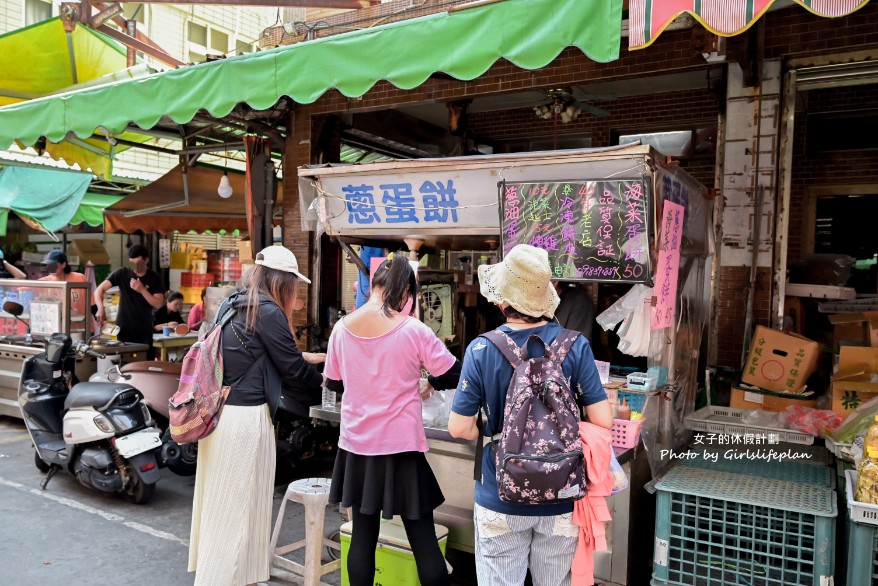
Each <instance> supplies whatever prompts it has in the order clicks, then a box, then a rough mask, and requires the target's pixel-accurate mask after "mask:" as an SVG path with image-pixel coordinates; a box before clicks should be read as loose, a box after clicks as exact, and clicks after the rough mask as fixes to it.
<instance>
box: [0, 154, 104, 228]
mask: <svg viewBox="0 0 878 586" xmlns="http://www.w3.org/2000/svg"><path fill="white" fill-rule="evenodd" d="M91 178H92V175H91V173H76V172H73V171H58V170H55V169H34V168H30V167H7V168H5V169H3V171H0V235H6V222H7V220H8V216H9V212H10V211H13V212H15V213H16V214H17V215H18V216H20V217H21V218H22V219H23V220H24V221H26V222H27V223H28V224H30V225H31V226H33V227H35V228H38V229H41V230H45V231H46V232H49V233H52V232H57V231H58V230H60V229H62V228H64V227H65V226H66V225H67V224H69V223H70V218H72V217H73V215H74V214H75V213H76V210H77V209H78V208H79V204H80V203H81V202H82V197H83V195H85V191H86V190H87V189H88V186H89V185H90V184H91Z"/></svg>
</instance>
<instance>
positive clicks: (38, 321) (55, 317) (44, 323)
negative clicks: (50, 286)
mask: <svg viewBox="0 0 878 586" xmlns="http://www.w3.org/2000/svg"><path fill="white" fill-rule="evenodd" d="M30 330H31V332H32V333H34V334H42V335H44V336H51V335H52V334H54V333H56V332H60V331H61V304H60V303H59V302H57V301H31V304H30Z"/></svg>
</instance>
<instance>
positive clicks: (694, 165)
mask: <svg viewBox="0 0 878 586" xmlns="http://www.w3.org/2000/svg"><path fill="white" fill-rule="evenodd" d="M594 105H596V106H598V107H600V108H602V109H604V110H606V111H608V112H609V113H610V115H609V116H604V117H599V116H593V115H590V114H588V113H585V112H584V113H583V114H582V115H581V116H580V117H579V118H577V119H576V120H574V121H572V122H570V123H568V124H559V125H558V139H559V140H563V139H565V138H570V137H575V138H580V137H589V138H591V140H592V146H593V147H604V146H610V145H611V144H612V138H611V132H612V131H614V130H615V131H620V132H622V133H629V132H630V133H634V132H648V131H667V130H678V129H691V128H696V127H705V126H706V127H710V126H716V123H717V116H718V115H719V96H718V95H717V94H716V93H713V92H710V91H708V90H707V89H704V90H686V91H677V92H667V93H661V94H652V95H649V96H631V97H625V98H619V99H616V100H610V101H601V102H594ZM469 123H470V128H471V129H472V131H473V133H474V134H475V136H476V137H477V138H483V139H489V140H490V141H491V142H497V141H507V140H516V139H527V138H538V139H541V140H546V139H547V137H551V136H552V130H553V122H552V121H551V120H542V119H540V118H537V117H536V115H535V114H534V111H533V108H519V109H515V110H503V111H498V112H482V113H475V114H471V115H470V117H469ZM715 165H716V160H715V158H714V157H706V158H705V157H699V158H695V159H688V160H684V161H682V164H681V166H682V167H683V168H685V169H686V170H687V171H688V172H689V173H691V174H692V175H693V176H695V178H696V179H698V180H699V181H701V182H702V183H704V184H705V185H707V186H708V187H712V186H713V183H714V168H715Z"/></svg>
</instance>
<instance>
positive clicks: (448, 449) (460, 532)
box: [310, 405, 652, 584]
mask: <svg viewBox="0 0 878 586" xmlns="http://www.w3.org/2000/svg"><path fill="white" fill-rule="evenodd" d="M339 406H340V405H339ZM310 414H311V417H314V418H316V419H323V420H326V421H334V422H340V421H341V411H340V409H338V408H336V409H324V408H323V407H320V406H317V407H311V413H310ZM424 432H425V434H426V436H427V445H428V446H429V448H430V449H429V451H428V452H427V454H426V457H427V461H428V462H429V463H430V467H431V468H432V469H433V473H434V474H435V475H436V479H437V480H438V481H439V486H440V487H441V488H442V494H443V495H445V502H444V503H443V504H442V506H440V507H439V508H438V509H436V512H435V519H436V522H437V523H439V524H441V525H445V526H446V527H448V545H449V546H450V547H453V548H455V549H459V550H462V551H468V552H473V551H474V547H475V530H474V527H473V502H474V501H473V493H474V491H475V481H474V480H473V461H474V459H475V443H474V442H467V441H465V440H460V439H455V438H452V437H451V435H450V434H449V433H448V429H445V428H436V427H424ZM614 452H615V454H616V459H617V460H619V463H620V464H622V467H623V468H624V469H625V472H626V474H628V477H629V479H630V480H631V488H630V489H629V490H628V491H626V492H624V493H621V494H619V495H616V496H614V497H610V498H609V499H607V501H608V505H609V506H610V510H611V511H612V513H613V522H612V523H611V524H609V525H608V526H607V545H608V547H609V550H608V551H601V552H595V577H596V578H598V579H599V580H601V581H608V582H611V583H614V584H629V583H633V582H629V581H628V579H629V571H628V564H629V558H630V557H631V556H632V554H633V551H635V550H636V549H635V548H634V547H633V546H629V540H630V538H631V530H632V529H633V527H632V526H631V524H630V523H629V521H630V519H631V513H632V511H633V510H636V505H635V502H636V501H637V500H638V497H639V496H640V495H641V493H643V492H645V491H643V488H642V486H643V483H644V482H645V480H644V478H643V476H642V474H643V468H644V466H645V463H646V458H645V453H644V452H643V449H642V448H639V449H638V448H629V449H623V448H614ZM646 468H647V474H648V466H647V467H646ZM646 480H648V478H647V479H646ZM632 505H634V506H632ZM651 522H652V516H650V523H651Z"/></svg>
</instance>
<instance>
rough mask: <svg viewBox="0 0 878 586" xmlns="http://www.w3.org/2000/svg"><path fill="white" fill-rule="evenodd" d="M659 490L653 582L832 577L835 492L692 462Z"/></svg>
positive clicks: (747, 584) (719, 584) (815, 583)
mask: <svg viewBox="0 0 878 586" xmlns="http://www.w3.org/2000/svg"><path fill="white" fill-rule="evenodd" d="M656 489H657V490H658V493H657V498H656V533H655V551H654V556H653V575H652V581H651V584H652V586H824V585H825V584H827V583H829V584H831V583H832V582H831V578H832V576H833V570H834V558H835V517H836V515H837V509H836V494H835V491H833V490H830V489H829V488H826V487H821V486H816V485H814V484H810V485H809V484H801V483H797V482H791V481H788V480H778V479H775V478H765V477H757V476H747V475H743V474H734V473H729V472H721V471H715V470H710V469H705V468H698V467H690V466H677V467H675V468H673V469H672V470H671V471H669V472H668V473H667V474H666V475H665V477H664V478H662V480H660V481H659V482H658V483H657V484H656ZM858 586H862V585H858Z"/></svg>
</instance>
